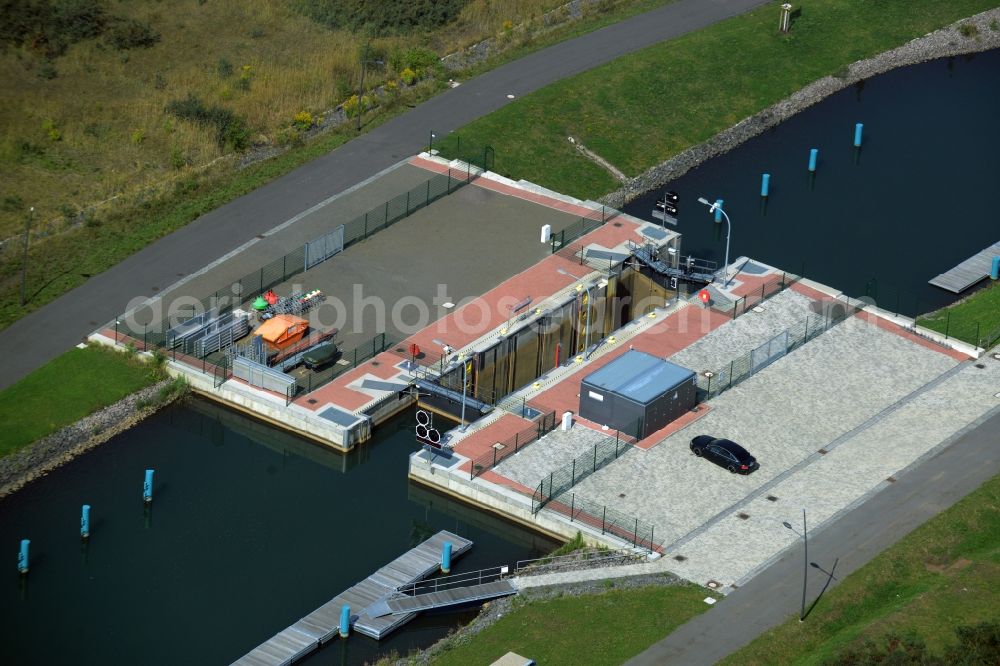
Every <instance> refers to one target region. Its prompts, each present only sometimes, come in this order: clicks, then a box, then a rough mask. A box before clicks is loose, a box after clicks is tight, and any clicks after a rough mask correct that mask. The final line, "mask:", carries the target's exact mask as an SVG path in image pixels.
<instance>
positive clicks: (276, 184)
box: [0, 0, 777, 388]
mask: <svg viewBox="0 0 1000 666" xmlns="http://www.w3.org/2000/svg"><path fill="white" fill-rule="evenodd" d="M761 4H764V2H763V0H678V1H677V2H675V3H672V4H669V5H666V6H664V7H661V8H659V9H655V10H653V11H650V12H647V13H645V14H641V15H639V16H635V17H632V18H631V19H628V20H626V21H623V22H621V23H617V24H614V25H611V26H608V27H606V28H602V29H601V30H597V31H595V32H592V33H589V34H586V35H583V36H581V37H577V38H575V39H572V40H568V41H565V42H562V43H560V44H556V45H554V46H551V47H549V48H547V49H544V50H542V51H538V52H536V53H533V54H531V55H529V56H526V57H524V58H522V59H520V60H517V61H515V62H512V63H509V64H506V65H504V66H502V67H498V68H497V69H495V70H492V71H490V72H487V73H486V74H483V75H482V76H479V77H477V78H475V79H472V80H470V81H467V82H464V83H463V84H462V85H460V86H459V87H457V88H453V89H451V90H448V91H446V92H444V93H442V94H440V95H438V96H436V97H434V98H433V99H430V100H428V101H427V102H425V103H423V104H421V105H420V106H418V107H416V108H414V109H413V110H412V111H409V112H407V113H405V114H402V115H400V116H397V117H396V118H393V119H392V120H390V121H389V122H387V123H385V124H383V125H381V126H379V127H377V128H375V129H373V130H372V131H371V132H370V133H368V134H365V135H363V136H359V137H358V138H356V139H354V140H353V141H350V142H348V143H346V144H344V145H343V146H341V147H340V148H338V149H337V150H334V151H333V152H331V153H329V154H327V155H325V156H323V157H321V158H319V159H317V160H315V161H313V162H310V163H309V164H306V165H304V166H302V167H300V168H298V169H296V170H295V171H293V172H291V173H289V174H287V175H285V176H283V177H281V178H279V179H277V180H275V181H273V182H271V183H269V184H267V185H265V186H264V187H261V188H259V189H257V190H255V191H254V192H251V193H249V194H247V195H245V196H243V197H240V198H239V199H236V200H234V201H232V202H230V203H228V204H226V205H225V206H222V207H221V208H218V209H216V210H214V211H212V212H211V213H208V214H206V215H204V216H202V217H200V218H198V219H197V220H195V221H194V222H192V223H191V224H189V225H187V226H186V227H184V228H182V229H179V230H178V231H176V232H174V233H173V234H171V235H169V236H166V237H164V238H162V239H160V240H159V241H157V242H156V243H154V244H152V245H150V246H149V247H147V248H145V249H143V250H141V251H140V252H137V253H136V254H134V255H132V256H131V257H129V258H128V259H126V260H125V261H123V262H121V263H120V264H118V265H117V266H114V267H113V268H111V269H109V270H107V271H105V272H104V273H102V274H100V275H97V276H95V277H93V278H91V279H90V280H88V281H87V282H86V283H85V284H83V285H81V286H80V287H78V288H77V289H74V290H73V291H71V292H69V293H68V294H65V295H63V296H62V297H61V298H59V299H57V300H55V301H53V302H52V303H49V304H48V305H46V306H45V307H43V308H40V309H39V310H37V311H35V312H33V313H32V314H30V315H28V316H26V317H24V318H23V319H21V320H19V321H18V322H16V323H14V324H13V325H11V326H10V327H8V328H7V329H5V330H4V331H2V332H0V345H2V348H3V349H5V350H6V353H4V354H3V355H2V357H0V388H3V387H5V386H8V385H10V384H11V383H13V382H15V381H17V380H18V379H20V378H21V377H23V376H24V375H26V374H27V373H29V372H31V371H32V370H34V369H35V368H37V367H39V366H41V365H43V364H44V363H46V362H47V361H49V360H50V359H52V358H54V357H55V356H57V355H59V354H61V353H62V352H63V351H65V350H66V349H68V348H69V347H71V346H72V345H74V344H76V343H78V342H80V341H81V340H82V339H83V338H84V337H85V336H86V335H87V334H89V333H90V332H91V331H92V330H94V328H96V327H97V326H98V325H100V324H103V323H105V322H108V321H110V320H111V319H113V318H114V317H115V316H116V315H117V314H120V313H121V312H123V311H124V310H125V309H126V306H127V305H128V304H129V302H130V301H131V300H132V299H133V298H136V297H137V296H153V295H155V293H156V292H160V291H163V290H165V289H166V288H167V287H169V286H170V285H171V284H173V283H174V282H176V281H177V280H178V279H179V278H181V277H183V276H185V275H188V274H190V273H193V272H195V271H197V270H199V269H200V268H201V267H203V266H205V265H206V264H208V263H210V262H212V261H215V260H216V259H218V258H219V257H221V256H223V255H225V254H227V253H229V252H231V251H233V250H234V249H236V248H238V247H240V246H241V245H243V244H244V243H246V242H247V241H249V240H250V239H253V238H254V237H255V236H256V235H258V234H262V233H264V232H266V231H268V230H269V229H272V228H273V227H275V226H277V225H278V224H281V223H282V222H284V221H285V220H288V219H290V218H292V217H293V216H295V215H296V214H297V213H299V212H301V211H304V210H306V209H307V208H309V207H311V206H313V205H314V204H316V203H318V202H320V201H323V200H324V199H326V198H328V197H329V196H330V195H331V194H334V193H337V192H340V191H342V190H345V189H347V188H348V187H351V186H352V185H355V184H357V183H359V182H361V181H363V180H365V179H366V178H368V177H370V176H372V175H373V174H376V173H378V172H379V171H381V170H383V169H385V168H387V167H389V166H390V165H392V164H394V163H396V162H398V161H399V160H400V159H404V158H406V157H409V156H410V155H414V154H416V153H418V152H419V151H420V150H421V149H423V148H424V146H426V145H427V140H428V138H429V134H430V131H431V130H434V131H436V132H438V133H440V134H442V135H443V134H445V133H447V132H450V131H452V130H455V129H458V128H459V127H462V126H463V125H466V124H468V123H469V122H471V121H473V120H475V119H476V118H479V117H481V116H484V115H486V114H488V113H490V112H491V111H495V110H496V109H498V108H500V107H501V106H503V105H504V104H507V103H509V100H508V98H507V95H508V94H512V95H515V96H516V97H521V96H523V95H526V94H528V93H530V92H532V91H534V90H537V89H538V88H541V87H543V86H546V85H548V84H550V83H552V82H554V81H557V80H559V79H562V78H565V77H567V76H572V75H573V74H578V73H580V72H583V71H586V70H588V69H591V68H593V67H596V66H598V65H601V64H603V63H606V62H608V61H610V60H613V59H615V58H617V57H619V56H622V55H625V54H627V53H630V52H633V51H636V50H638V49H641V48H644V47H646V46H649V45H651V44H655V43H657V42H660V41H663V40H666V39H671V38H673V37H677V36H679V35H682V34H684V33H687V32H691V31H694V30H698V29H700V28H703V27H705V26H707V25H710V24H712V23H715V22H717V21H720V20H723V19H725V18H729V17H731V16H735V15H737V14H740V13H743V12H745V11H747V10H749V9H751V8H753V7H756V6H758V5H761ZM775 20H777V18H776V19H775ZM496 148H497V149H498V150H501V151H502V150H503V146H497V147H496Z"/></svg>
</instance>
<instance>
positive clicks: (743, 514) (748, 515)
mask: <svg viewBox="0 0 1000 666" xmlns="http://www.w3.org/2000/svg"><path fill="white" fill-rule="evenodd" d="M736 517H737V518H739V519H740V520H746V519H747V518H749V517H750V514H749V513H743V512H742V511H740V512H739V513H738V514H736Z"/></svg>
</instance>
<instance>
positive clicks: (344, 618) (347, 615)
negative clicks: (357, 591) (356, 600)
mask: <svg viewBox="0 0 1000 666" xmlns="http://www.w3.org/2000/svg"><path fill="white" fill-rule="evenodd" d="M350 633H351V607H350V606H348V605H347V604H344V605H343V606H341V607H340V637H341V638H347V637H348V636H349V635H350Z"/></svg>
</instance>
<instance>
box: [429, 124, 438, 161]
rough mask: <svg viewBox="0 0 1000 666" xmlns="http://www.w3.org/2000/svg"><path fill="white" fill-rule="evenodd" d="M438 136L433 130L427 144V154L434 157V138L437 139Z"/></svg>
mask: <svg viewBox="0 0 1000 666" xmlns="http://www.w3.org/2000/svg"><path fill="white" fill-rule="evenodd" d="M436 136H437V134H435V133H434V130H431V138H430V140H429V141H428V142H427V154H428V155H433V154H434V137H436Z"/></svg>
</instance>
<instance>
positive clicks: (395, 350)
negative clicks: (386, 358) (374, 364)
mask: <svg viewBox="0 0 1000 666" xmlns="http://www.w3.org/2000/svg"><path fill="white" fill-rule="evenodd" d="M392 351H394V352H396V353H397V354H402V353H403V352H404V351H406V350H405V349H403V348H402V347H396V348H395V349H393V350H392Z"/></svg>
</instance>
